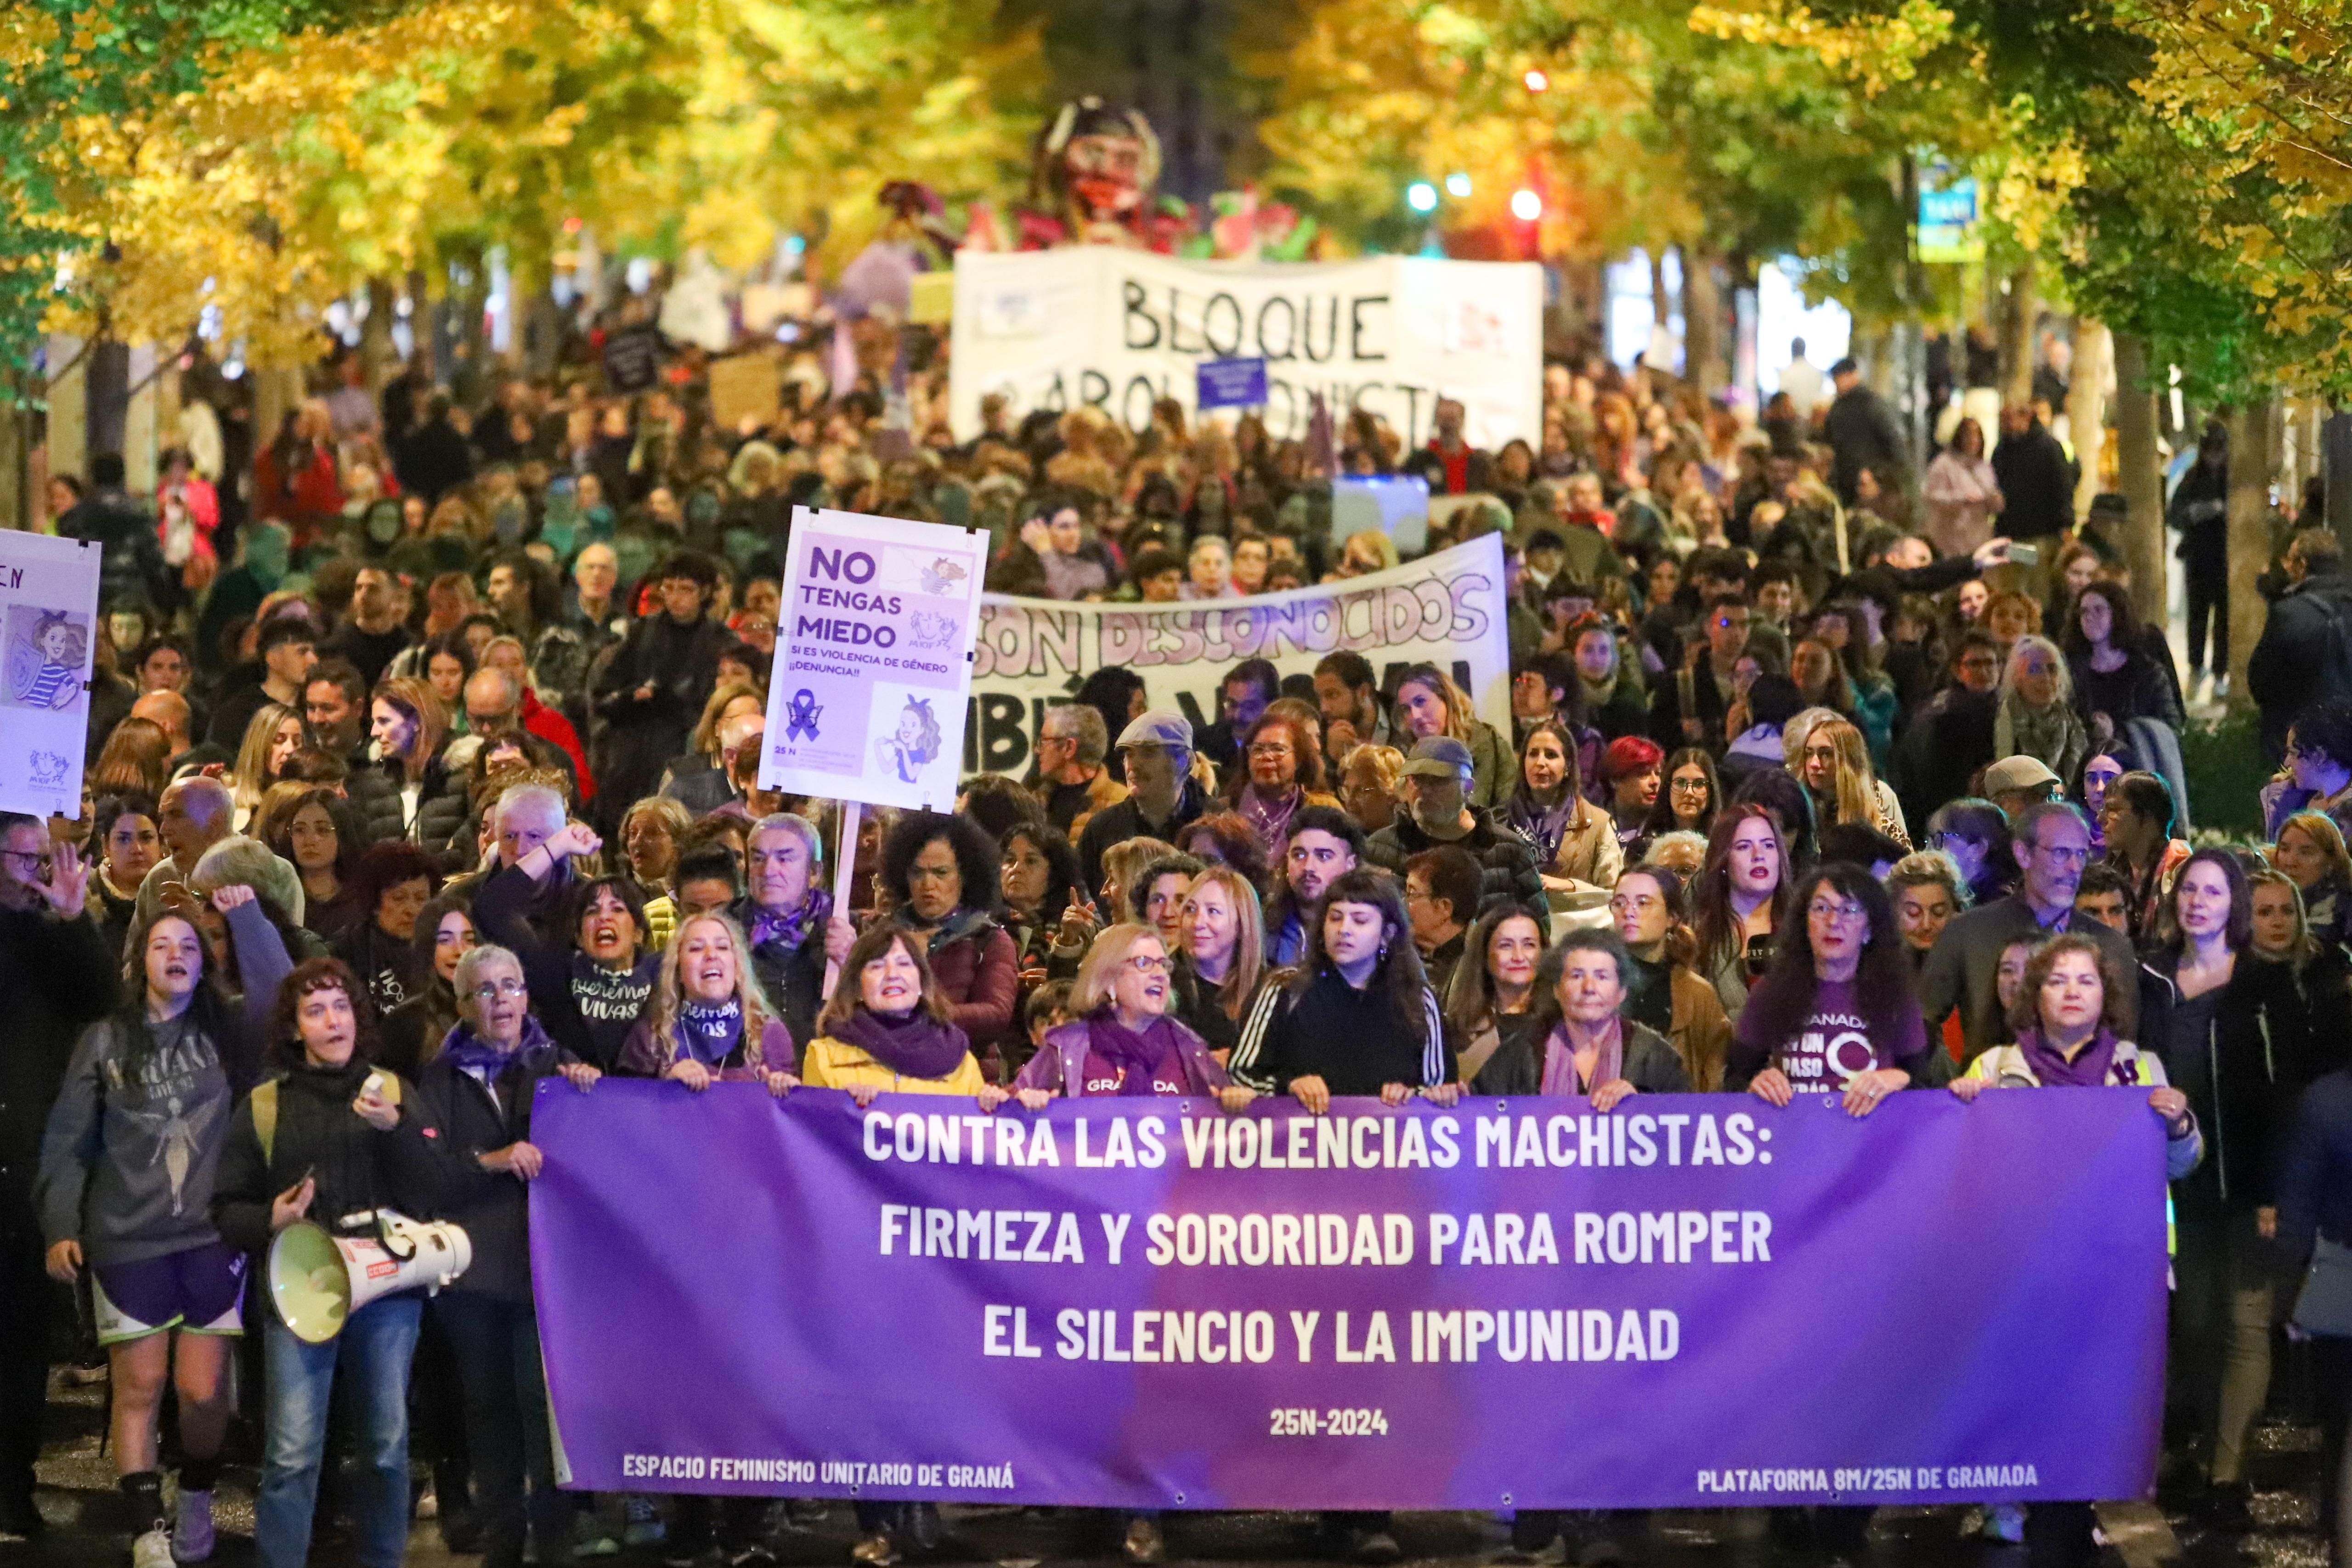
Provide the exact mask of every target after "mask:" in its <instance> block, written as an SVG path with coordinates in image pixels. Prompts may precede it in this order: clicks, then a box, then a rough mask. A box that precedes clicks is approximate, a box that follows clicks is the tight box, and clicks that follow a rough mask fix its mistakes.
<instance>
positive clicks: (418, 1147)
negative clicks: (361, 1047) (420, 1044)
mask: <svg viewBox="0 0 2352 1568" xmlns="http://www.w3.org/2000/svg"><path fill="white" fill-rule="evenodd" d="M373 1071H383V1072H386V1073H389V1072H390V1071H391V1070H390V1069H389V1068H381V1069H380V1068H376V1067H373V1066H372V1065H370V1064H369V1063H367V1062H365V1061H360V1060H359V1059H358V1058H356V1057H354V1058H353V1059H352V1061H347V1062H345V1063H344V1064H343V1065H342V1066H341V1067H331V1068H330V1067H312V1066H310V1065H309V1064H308V1063H305V1064H304V1065H302V1066H299V1067H296V1068H292V1069H290V1070H289V1071H287V1072H286V1073H285V1074H284V1075H283V1076H281V1077H278V1078H277V1079H275V1080H273V1081H272V1082H275V1083H276V1084H277V1085H278V1091H277V1092H278V1125H277V1133H276V1135H275V1137H274V1138H273V1139H272V1141H271V1145H270V1150H269V1153H268V1154H267V1155H264V1154H263V1153H262V1148H261V1138H260V1135H259V1134H257V1132H256V1131H255V1130H254V1124H253V1096H252V1095H251V1094H248V1095H247V1096H246V1097H245V1098H244V1099H243V1100H241V1101H239V1102H238V1103H237V1107H236V1116H235V1118H233V1119H232V1120H231V1121H230V1123H229V1128H228V1144H227V1146H226V1147H225V1148H223V1149H222V1150H221V1158H220V1171H219V1174H218V1176H216V1177H215V1180H214V1183H213V1224H214V1226H215V1228H217V1229H218V1230H219V1231H220V1233H221V1239H223V1240H225V1241H226V1242H227V1243H228V1244H229V1245H230V1246H232V1247H237V1248H242V1249H245V1250H246V1251H248V1252H263V1251H267V1250H268V1247H269V1239H270V1230H269V1206H270V1204H271V1203H272V1202H273V1201H274V1200H275V1199H276V1198H277V1197H278V1194H279V1193H281V1192H284V1191H286V1190H287V1189H288V1188H289V1187H291V1186H295V1185H296V1184H297V1183H299V1181H301V1179H302V1177H303V1176H304V1175H306V1174H308V1175H310V1176H315V1177H316V1178H317V1180H318V1184H319V1186H318V1191H317V1194H316V1196H315V1197H313V1198H312V1200H311V1203H310V1213H309V1214H308V1215H307V1216H306V1217H305V1218H309V1219H310V1220H312V1221H314V1222H316V1223H318V1224H320V1225H323V1226H325V1227H326V1228H328V1229H330V1230H336V1229H339V1228H341V1220H342V1218H343V1217H344V1216H346V1215H349V1214H355V1213H358V1212H360V1211H361V1210H363V1209H373V1208H394V1209H398V1210H399V1211H400V1212H401V1213H403V1214H404V1215H407V1216H408V1217H409V1218H412V1219H422V1218H429V1217H431V1216H432V1214H433V1213H434V1211H435V1207H436V1203H437V1201H438V1198H439V1194H440V1172H439V1168H438V1166H437V1164H436V1161H435V1159H434V1157H433V1154H432V1150H431V1147H430V1145H431V1143H432V1140H431V1139H429V1138H427V1137H426V1136H425V1128H426V1127H427V1126H428V1125H429V1121H428V1119H427V1117H426V1114H425V1109H424V1105H423V1103H422V1102H421V1100H420V1099H419V1098H418V1096H417V1094H416V1091H415V1087H414V1086H413V1085H407V1084H404V1085H402V1092H401V1096H400V1122H399V1124H398V1125H396V1126H394V1128H393V1129H392V1131H390V1132H388V1133H380V1132H378V1131H377V1130H376V1129H375V1128H373V1127H372V1126H370V1125H369V1124H367V1123H365V1122H363V1121H362V1120H361V1119H360V1117H359V1113H357V1112H355V1111H353V1110H352V1100H353V1099H354V1098H355V1097H357V1095H358V1094H359V1092H360V1086H361V1085H362V1084H363V1083H365V1082H367V1075H368V1074H369V1073H370V1072H373Z"/></svg>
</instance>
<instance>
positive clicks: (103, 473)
mask: <svg viewBox="0 0 2352 1568" xmlns="http://www.w3.org/2000/svg"><path fill="white" fill-rule="evenodd" d="M122 476H123V467H122V454H121V453H120V452H101V453H99V454H98V455H96V456H94V457H92V458H91V459H90V460H89V482H90V483H91V484H93V485H95V486H99V487H100V488H101V489H105V488H110V487H111V486H119V485H121V483H122Z"/></svg>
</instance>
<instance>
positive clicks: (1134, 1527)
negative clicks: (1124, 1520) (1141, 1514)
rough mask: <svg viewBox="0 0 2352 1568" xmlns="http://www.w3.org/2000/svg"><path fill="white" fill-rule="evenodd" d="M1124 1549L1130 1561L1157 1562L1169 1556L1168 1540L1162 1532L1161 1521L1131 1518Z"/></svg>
mask: <svg viewBox="0 0 2352 1568" xmlns="http://www.w3.org/2000/svg"><path fill="white" fill-rule="evenodd" d="M1124 1550H1125V1551H1126V1552H1127V1560H1128V1561H1129V1563H1157V1562H1159V1561H1160V1559H1161V1558H1162V1557H1165V1556H1167V1555H1168V1542H1167V1540H1166V1538H1165V1537H1163V1536H1162V1535H1161V1534H1160V1523H1159V1521H1157V1520H1150V1519H1137V1520H1130V1521H1129V1522H1128V1526H1127V1541H1126V1542H1125V1545H1124Z"/></svg>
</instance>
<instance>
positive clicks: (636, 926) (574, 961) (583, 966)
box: [474, 822, 749, 1072]
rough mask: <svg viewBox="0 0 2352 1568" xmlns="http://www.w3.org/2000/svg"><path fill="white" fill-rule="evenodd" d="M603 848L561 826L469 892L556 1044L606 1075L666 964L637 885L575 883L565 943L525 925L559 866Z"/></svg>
mask: <svg viewBox="0 0 2352 1568" xmlns="http://www.w3.org/2000/svg"><path fill="white" fill-rule="evenodd" d="M603 848H604V841H603V840H602V839H600V838H598V837H597V836H596V833H595V831H594V830H593V829H592V828H590V827H589V826H588V825H587V824H586V823H585V822H567V823H565V824H564V825H563V826H562V828H560V829H558V830H557V831H555V832H554V833H553V834H551V835H550V836H549V837H548V838H547V839H546V840H545V841H542V842H541V843H540V844H538V845H536V846H534V847H533V848H532V849H530V851H529V852H526V853H525V854H524V855H523V856H522V857H521V858H520V860H518V861H516V862H515V863H514V864H512V865H510V866H506V867H503V868H500V869H498V870H495V871H493V872H492V873H491V874H490V877H489V880H488V881H487V882H485V883H482V886H481V891H480V892H478V893H477V894H475V895H474V919H475V921H476V922H477V923H478V925H480V927H481V930H482V936H483V937H484V938H485V939H486V940H488V941H490V942H496V943H500V944H502V945H504V946H506V947H507V948H508V949H509V950H510V951H511V952H512V953H513V954H514V955H515V957H516V960H517V961H518V962H519V963H520V964H521V965H522V966H523V969H524V972H525V973H526V974H527V975H528V976H529V977H530V994H531V997H532V998H533V1000H534V1001H535V1002H536V1003H537V1005H538V1008H539V1012H540V1016H541V1018H542V1019H544V1020H545V1021H546V1024H547V1029H548V1032H549V1033H550V1034H551V1035H552V1036H553V1037H554V1039H555V1042H556V1044H558V1045H560V1046H562V1048H563V1049H564V1050H565V1051H570V1052H571V1053H572V1055H573V1056H575V1057H577V1058H579V1059H580V1060H581V1061H585V1062H589V1063H592V1064H593V1065H594V1066H595V1068H596V1069H597V1071H604V1072H609V1071H612V1069H613V1066H614V1063H615V1062H617V1061H619V1060H620V1056H621V1050H622V1047H623V1046H624V1045H625V1044H626V1043H627V1040H628V1037H629V1032H630V1030H633V1029H635V1027H636V1024H637V1020H638V1019H639V1017H640V1016H641V1015H642V1014H643V1013H644V1012H645V1010H646V1005H647V1003H648V1002H649V1001H650V1000H651V999H652V997H653V989H654V981H655V978H656V975H657V974H658V972H659V970H660V968H661V966H662V956H661V954H659V953H656V952H655V951H654V950H653V949H652V947H651V946H649V945H648V943H647V941H646V905H645V898H644V895H643V894H640V893H639V892H638V883H637V881H636V879H635V877H633V876H631V875H629V874H628V873H625V872H615V873H612V874H610V875H606V876H600V877H595V878H593V879H591V880H589V881H586V882H583V883H579V884H578V885H577V886H576V887H574V888H573V889H572V893H571V895H570V897H569V898H568V899H567V901H566V903H567V905H568V908H569V911H570V919H569V920H568V921H567V922H566V923H565V924H566V925H568V927H569V932H568V936H569V938H570V939H569V940H567V941H562V942H561V943H551V942H546V941H542V940H541V938H540V935H539V932H538V931H537V929H536V928H534V927H533V925H532V924H531V922H530V910H531V908H532V906H533V905H534V904H537V903H538V902H539V901H540V889H541V888H542V887H544V886H545V885H546V884H547V883H550V882H551V881H557V880H560V873H562V866H563V862H565V861H567V860H571V859H573V858H575V857H576V858H581V859H585V858H587V857H589V856H592V855H594V854H595V853H596V852H598V851H600V850H602V849H603ZM672 936H673V937H675V936H676V933H675V932H673V933H672ZM745 967H746V968H747V969H748V967H749V966H745Z"/></svg>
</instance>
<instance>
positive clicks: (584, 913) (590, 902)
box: [563, 872, 748, 958]
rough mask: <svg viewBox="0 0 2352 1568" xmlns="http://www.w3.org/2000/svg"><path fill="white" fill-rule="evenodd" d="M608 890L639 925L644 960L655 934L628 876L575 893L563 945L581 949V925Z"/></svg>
mask: <svg viewBox="0 0 2352 1568" xmlns="http://www.w3.org/2000/svg"><path fill="white" fill-rule="evenodd" d="M606 888H610V889H612V891H613V896H614V897H615V898H617V899H619V900H620V901H621V907H622V908H624V909H625V910H627V911H628V912H629V918H630V919H632V920H634V921H635V922H636V923H637V956H639V957H643V956H645V953H646V949H647V948H648V947H649V946H651V944H652V940H653V934H652V933H651V932H650V931H648V930H647V929H646V895H645V894H642V893H640V892H638V891H637V879H636V878H635V877H633V876H631V875H629V874H628V873H625V872H613V873H608V874H606V875H604V876H599V877H591V878H590V879H589V880H588V881H586V882H583V883H581V884H580V885H579V886H577V887H575V888H573V889H572V894H571V896H570V897H569V898H567V899H566V900H565V901H564V906H563V939H564V941H565V942H567V943H569V944H570V945H571V946H574V947H577V946H579V945H580V923H581V922H582V921H583V920H585V919H587V918H588V911H589V910H590V909H592V908H593V907H594V905H595V903H596V895H597V894H600V893H602V892H604V890H605V889H606ZM747 958H748V955H747Z"/></svg>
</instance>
